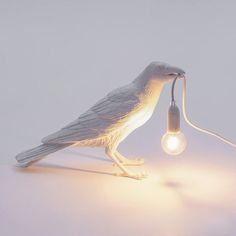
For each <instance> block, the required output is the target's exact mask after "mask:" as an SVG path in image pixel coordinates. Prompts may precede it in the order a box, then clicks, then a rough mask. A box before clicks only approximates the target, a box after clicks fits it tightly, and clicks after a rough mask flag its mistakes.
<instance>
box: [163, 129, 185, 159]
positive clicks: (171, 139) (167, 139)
mask: <svg viewBox="0 0 236 236" xmlns="http://www.w3.org/2000/svg"><path fill="white" fill-rule="evenodd" d="M161 144H162V148H163V150H164V151H165V152H166V153H167V154H169V155H179V154H180V153H182V152H183V151H184V150H185V148H186V145H187V142H186V139H185V136H184V134H183V133H181V132H178V133H166V134H165V135H164V136H163V137H162V140H161Z"/></svg>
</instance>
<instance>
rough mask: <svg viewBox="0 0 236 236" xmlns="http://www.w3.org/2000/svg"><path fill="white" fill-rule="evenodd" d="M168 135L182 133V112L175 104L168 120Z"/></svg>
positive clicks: (172, 104)
mask: <svg viewBox="0 0 236 236" xmlns="http://www.w3.org/2000/svg"><path fill="white" fill-rule="evenodd" d="M167 131H168V133H177V132H179V131H180V111H179V108H178V106H177V105H176V103H175V102H171V105H170V107H169V111H168V118H167Z"/></svg>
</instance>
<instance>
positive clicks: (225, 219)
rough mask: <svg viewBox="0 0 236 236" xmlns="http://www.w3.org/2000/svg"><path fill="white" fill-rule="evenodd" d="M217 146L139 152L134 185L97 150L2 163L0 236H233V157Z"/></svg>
mask: <svg viewBox="0 0 236 236" xmlns="http://www.w3.org/2000/svg"><path fill="white" fill-rule="evenodd" d="M203 142H205V145H206V146H209V145H211V142H210V140H207V139H204V138H203ZM220 148H222V149H220ZM224 148H225V146H221V145H219V146H218V148H217V149H216V150H215V151H214V152H212V151H208V152H205V153H204V154H203V153H199V152H196V153H195V155H192V154H191V153H189V152H188V151H186V152H185V154H184V157H183V158H177V157H174V158H171V157H169V158H168V157H165V158H160V157H158V156H157V155H155V154H151V153H150V152H149V153H148V152H147V156H149V157H148V158H146V160H147V165H146V166H145V167H137V168H135V171H141V170H143V169H144V168H145V169H147V170H148V171H149V177H148V178H147V179H145V180H141V181H137V180H133V179H128V178H124V177H116V176H113V173H114V172H115V171H116V170H118V169H116V167H113V166H112V165H111V162H110V161H109V160H107V159H106V158H104V155H103V153H102V152H101V151H100V150H99V149H94V150H93V151H92V154H91V153H90V152H91V151H90V150H83V149H76V148H74V149H68V150H64V151H62V152H60V153H57V154H53V155H52V156H51V157H50V158H48V159H46V160H44V161H42V162H40V163H38V165H37V166H32V167H30V168H29V169H25V170H21V169H18V168H15V167H12V166H9V165H8V166H4V165H2V166H1V167H0V186H1V187H0V219H1V221H0V235H4V236H15V235H17V236H41V235H55V236H68V235H70V236H78V235H83V236H87V235H88V236H103V235H114V236H116V235H117V236H118V235H119V236H120V235H122V236H123V235H127V236H128V235H136V236H143V235H148V236H156V235H160V236H173V235H174V236H199V235H201V236H222V235H224V236H234V235H235V233H236V227H235V224H236V197H235V196H236V188H235V186H236V172H235V166H236V158H235V155H234V152H232V153H231V154H230V152H228V154H226V152H225V150H224ZM84 152H85V153H86V152H87V153H90V154H87V155H83V154H81V153H84ZM222 152H223V153H222Z"/></svg>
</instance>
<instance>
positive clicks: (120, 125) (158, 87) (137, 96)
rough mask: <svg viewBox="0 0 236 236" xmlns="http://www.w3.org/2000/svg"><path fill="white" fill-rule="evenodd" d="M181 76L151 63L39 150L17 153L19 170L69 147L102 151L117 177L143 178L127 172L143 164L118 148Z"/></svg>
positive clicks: (170, 68)
mask: <svg viewBox="0 0 236 236" xmlns="http://www.w3.org/2000/svg"><path fill="white" fill-rule="evenodd" d="M184 73H185V72H184V71H183V70H182V69H180V68H178V67H174V66H171V65H169V64H166V63H162V62H152V63H150V64H149V65H148V66H147V67H146V68H145V69H144V71H143V72H142V73H141V74H140V75H139V76H138V77H137V78H136V79H135V80H134V81H133V82H131V83H130V84H128V85H125V86H122V87H120V88H118V89H115V90H113V91H112V92H110V93H108V94H107V95H106V96H105V97H104V98H102V99H101V100H99V101H98V102H97V103H95V105H93V106H92V107H91V108H90V109H89V110H87V111H86V112H85V113H83V114H82V115H80V116H79V117H78V118H77V119H76V120H75V121H73V122H71V123H69V124H68V125H66V126H65V127H63V128H62V129H60V130H59V131H57V132H55V133H53V134H51V135H49V136H47V137H45V138H43V139H42V144H41V145H40V146H37V147H35V148H32V149H30V150H27V151H24V152H22V153H19V154H18V155H17V156H16V160H17V162H18V166H20V167H27V166H29V165H31V164H33V163H35V162H37V161H39V160H40V159H42V158H44V157H46V156H47V155H49V154H51V153H54V152H57V151H59V150H61V149H64V148H67V147H69V146H76V147H104V148H105V153H106V155H107V156H108V157H109V158H110V159H111V160H112V161H114V163H115V164H116V165H117V166H118V167H119V168H120V170H121V173H120V174H119V175H120V176H125V177H130V178H134V179H142V178H144V177H145V176H146V174H144V173H134V172H132V171H130V170H129V169H128V168H127V166H129V165H142V164H143V163H144V160H143V159H135V160H130V159H128V158H126V157H125V156H123V155H122V154H121V153H119V152H118V151H117V148H118V146H119V144H120V143H121V142H122V141H123V140H124V139H125V138H126V137H127V136H128V135H129V134H130V133H132V132H133V131H134V130H135V129H137V128H138V127H140V126H142V125H143V124H144V123H146V122H147V121H148V120H149V118H150V117H151V116H152V114H153V111H154V109H155V107H156V105H157V102H158V100H159V96H160V93H161V91H162V89H163V86H164V85H165V84H166V83H167V82H169V81H173V80H174V79H175V78H176V77H178V76H180V77H181V76H184Z"/></svg>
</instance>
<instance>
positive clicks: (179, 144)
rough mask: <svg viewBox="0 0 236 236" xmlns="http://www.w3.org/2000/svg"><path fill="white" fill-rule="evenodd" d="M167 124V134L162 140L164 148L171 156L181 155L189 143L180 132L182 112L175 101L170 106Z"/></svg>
mask: <svg viewBox="0 0 236 236" xmlns="http://www.w3.org/2000/svg"><path fill="white" fill-rule="evenodd" d="M167 123H168V124H167V132H166V133H165V134H164V135H163V137H162V139H161V145H162V148H163V150H164V151H165V152H166V153H167V154H169V155H179V154H180V153H182V152H183V151H184V150H185V148H186V145H187V141H186V138H185V136H184V134H183V133H181V130H180V112H179V108H178V106H177V105H176V103H175V101H172V102H171V104H170V107H169V110H168V115H167Z"/></svg>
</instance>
